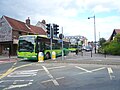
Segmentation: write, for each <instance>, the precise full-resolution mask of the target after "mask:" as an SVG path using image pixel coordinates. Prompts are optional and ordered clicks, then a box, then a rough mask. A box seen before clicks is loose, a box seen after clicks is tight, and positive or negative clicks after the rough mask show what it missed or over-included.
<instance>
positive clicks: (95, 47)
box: [88, 15, 96, 53]
mask: <svg viewBox="0 0 120 90" xmlns="http://www.w3.org/2000/svg"><path fill="white" fill-rule="evenodd" d="M90 18H94V39H95V53H96V24H95V15H94V16H93V17H88V19H90Z"/></svg>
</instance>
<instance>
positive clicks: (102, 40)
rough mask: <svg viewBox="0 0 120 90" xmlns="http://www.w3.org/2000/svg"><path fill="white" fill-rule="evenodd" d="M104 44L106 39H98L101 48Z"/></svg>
mask: <svg viewBox="0 0 120 90" xmlns="http://www.w3.org/2000/svg"><path fill="white" fill-rule="evenodd" d="M105 42H106V39H105V38H100V39H99V44H100V46H102V45H103V43H105Z"/></svg>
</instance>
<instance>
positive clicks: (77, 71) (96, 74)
mask: <svg viewBox="0 0 120 90" xmlns="http://www.w3.org/2000/svg"><path fill="white" fill-rule="evenodd" d="M70 56H71V55H70ZM70 56H69V57H70ZM73 56H74V57H73V58H71V57H70V58H71V60H68V61H71V62H67V63H65V62H60V61H61V60H51V62H50V61H45V62H44V63H40V62H39V63H38V62H30V61H25V60H22V61H16V62H11V63H3V64H0V67H1V69H0V90H67V89H69V90H107V89H108V90H119V89H120V65H118V64H117V65H115V64H114V65H112V64H111V65H110V64H109V65H108V64H107V63H106V64H96V63H93V64H92V63H91V64H85V63H84V64H81V63H80V62H77V63H73V60H72V59H74V58H75V57H76V58H77V59H78V60H77V59H76V60H74V61H75V62H76V61H80V59H79V58H78V57H81V56H77V55H73ZM69 57H65V58H66V61H67V59H70V58H69ZM59 59H60V58H59ZM92 60H93V61H94V59H91V58H90V61H92ZM101 60H102V59H101ZM64 61H65V60H64ZM86 61H88V59H87V60H86ZM116 61H118V59H116ZM94 62H95V61H94ZM101 62H104V61H101Z"/></svg>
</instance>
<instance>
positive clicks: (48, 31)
mask: <svg viewBox="0 0 120 90" xmlns="http://www.w3.org/2000/svg"><path fill="white" fill-rule="evenodd" d="M46 29H47V34H49V35H50V29H51V25H50V24H46Z"/></svg>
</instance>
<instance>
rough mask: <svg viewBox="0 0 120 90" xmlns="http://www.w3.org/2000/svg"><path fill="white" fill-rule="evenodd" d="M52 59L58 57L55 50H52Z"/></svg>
mask: <svg viewBox="0 0 120 90" xmlns="http://www.w3.org/2000/svg"><path fill="white" fill-rule="evenodd" d="M52 59H53V60H55V59H56V52H55V51H53V52H52Z"/></svg>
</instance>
